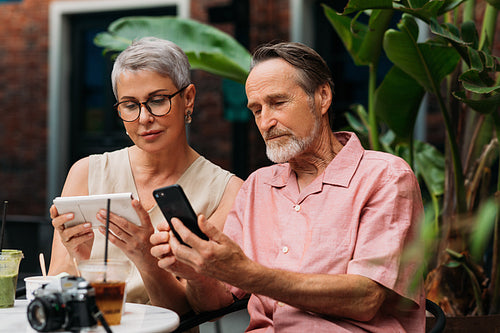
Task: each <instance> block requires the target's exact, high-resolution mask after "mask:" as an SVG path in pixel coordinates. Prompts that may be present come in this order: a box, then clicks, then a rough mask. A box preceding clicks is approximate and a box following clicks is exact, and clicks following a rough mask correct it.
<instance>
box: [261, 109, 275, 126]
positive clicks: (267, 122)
mask: <svg viewBox="0 0 500 333" xmlns="http://www.w3.org/2000/svg"><path fill="white" fill-rule="evenodd" d="M259 123H260V124H259V128H260V130H261V132H262V131H268V130H269V129H271V128H273V127H274V126H276V124H277V123H278V121H277V120H276V118H275V114H274V112H273V111H272V110H271V109H270V108H268V107H263V108H262V110H261V113H260V119H259Z"/></svg>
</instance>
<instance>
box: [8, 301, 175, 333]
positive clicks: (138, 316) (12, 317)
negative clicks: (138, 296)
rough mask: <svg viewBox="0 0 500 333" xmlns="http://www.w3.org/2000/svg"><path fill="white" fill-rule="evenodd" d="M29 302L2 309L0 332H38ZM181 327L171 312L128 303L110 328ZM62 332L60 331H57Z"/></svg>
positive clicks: (156, 331)
mask: <svg viewBox="0 0 500 333" xmlns="http://www.w3.org/2000/svg"><path fill="white" fill-rule="evenodd" d="M27 307H28V301H27V300H16V301H15V303H14V307H12V308H5V309H0V332H5V333H7V332H8V333H13V332H15V333H18V332H19V333H22V332H30V333H33V332H37V331H35V330H34V329H32V328H31V326H30V324H29V323H28V317H27V314H26V308H27ZM178 326H179V316H178V315H177V313H175V312H174V311H171V310H167V309H164V308H160V307H157V306H151V305H144V304H135V303H126V304H125V312H124V313H123V316H122V320H121V323H120V325H113V326H110V328H111V330H112V331H113V333H125V332H126V333H133V332H137V333H139V332H140V333H163V332H172V331H173V330H175V329H176V328H177V327H178ZM57 332H60V331H57ZM85 332H92V333H93V332H96V333H97V332H99V333H101V332H105V330H104V328H103V327H101V326H97V327H96V328H92V329H88V330H87V329H86V330H85Z"/></svg>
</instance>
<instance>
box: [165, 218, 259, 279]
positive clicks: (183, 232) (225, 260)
mask: <svg viewBox="0 0 500 333" xmlns="http://www.w3.org/2000/svg"><path fill="white" fill-rule="evenodd" d="M172 224H173V226H174V228H175V230H176V231H177V233H178V234H179V236H180V237H181V238H182V239H183V240H184V242H185V243H186V244H188V245H189V246H185V245H183V244H181V243H180V242H179V240H177V239H176V238H175V236H174V234H173V232H172V230H170V231H169V236H170V242H169V243H170V248H171V251H172V253H173V255H174V256H175V259H176V261H177V262H180V263H182V264H184V265H187V266H189V267H191V269H192V270H193V271H194V272H196V273H198V274H201V275H203V276H206V277H211V278H214V279H217V280H220V281H223V282H227V283H230V284H233V283H236V282H237V281H238V280H239V279H240V277H241V276H242V275H243V274H244V273H243V272H244V269H245V267H248V266H247V264H249V263H250V259H248V257H247V256H245V254H244V253H243V251H242V250H241V248H240V247H239V246H238V245H237V244H236V243H235V242H233V241H232V240H231V239H230V238H229V237H227V236H226V235H225V234H224V233H223V232H222V231H220V230H218V229H217V228H216V227H215V226H214V225H212V224H211V223H210V222H208V221H206V219H205V217H204V216H202V215H200V216H199V217H198V225H199V227H200V229H201V231H203V233H204V234H205V235H207V237H208V238H209V240H208V241H205V240H203V239H201V238H199V237H198V236H196V235H195V234H194V233H192V232H191V231H190V230H189V229H188V228H186V227H185V226H184V224H182V222H181V221H180V220H179V219H176V218H174V219H172Z"/></svg>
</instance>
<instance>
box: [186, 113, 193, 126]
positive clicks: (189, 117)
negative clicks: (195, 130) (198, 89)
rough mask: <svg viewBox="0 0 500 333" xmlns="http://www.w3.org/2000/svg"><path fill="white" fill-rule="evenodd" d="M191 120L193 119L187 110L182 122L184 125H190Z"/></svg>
mask: <svg viewBox="0 0 500 333" xmlns="http://www.w3.org/2000/svg"><path fill="white" fill-rule="evenodd" d="M192 120H193V119H192V118H191V110H188V111H187V112H186V115H185V116H184V122H185V123H186V124H191V121H192Z"/></svg>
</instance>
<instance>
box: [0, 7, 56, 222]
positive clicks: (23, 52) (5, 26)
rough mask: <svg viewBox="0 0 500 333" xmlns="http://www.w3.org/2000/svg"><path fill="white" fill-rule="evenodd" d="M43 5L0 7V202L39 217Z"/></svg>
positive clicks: (43, 128)
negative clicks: (6, 202) (0, 112)
mask: <svg viewBox="0 0 500 333" xmlns="http://www.w3.org/2000/svg"><path fill="white" fill-rule="evenodd" d="M47 15H48V1H46V0H25V1H22V2H14V3H12V4H9V3H4V4H0V22H2V24H1V26H0V105H1V110H2V116H1V120H0V200H9V213H10V214H33V215H42V214H44V212H45V209H46V208H45V187H46V163H47V148H46V146H47V126H46V123H47V79H48V78H47V71H48V68H47V61H48V57H47V49H48V33H47V31H48V18H47Z"/></svg>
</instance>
